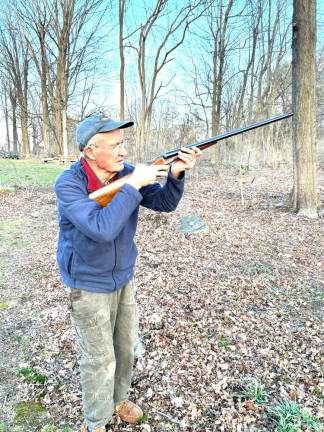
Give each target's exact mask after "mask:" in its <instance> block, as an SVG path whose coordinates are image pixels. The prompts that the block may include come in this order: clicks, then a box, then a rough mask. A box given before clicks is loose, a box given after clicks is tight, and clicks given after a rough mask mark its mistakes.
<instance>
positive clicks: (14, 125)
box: [9, 90, 18, 153]
mask: <svg viewBox="0 0 324 432" xmlns="http://www.w3.org/2000/svg"><path fill="white" fill-rule="evenodd" d="M9 97H10V103H11V111H12V147H13V151H14V152H15V153H18V132H17V114H16V112H17V97H16V92H15V90H10V93H9Z"/></svg>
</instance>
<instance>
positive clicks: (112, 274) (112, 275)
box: [111, 240, 117, 291]
mask: <svg viewBox="0 0 324 432" xmlns="http://www.w3.org/2000/svg"><path fill="white" fill-rule="evenodd" d="M114 247H115V264H114V268H113V269H112V272H111V277H112V279H113V281H114V284H115V287H114V291H116V288H117V284H116V281H115V278H114V270H115V268H116V265H117V248H116V240H114Z"/></svg>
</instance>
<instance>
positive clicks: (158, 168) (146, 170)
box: [126, 164, 169, 190]
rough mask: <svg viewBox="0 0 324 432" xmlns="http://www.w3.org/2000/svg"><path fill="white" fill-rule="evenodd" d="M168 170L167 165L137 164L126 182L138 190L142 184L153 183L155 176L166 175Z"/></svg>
mask: <svg viewBox="0 0 324 432" xmlns="http://www.w3.org/2000/svg"><path fill="white" fill-rule="evenodd" d="M168 172H169V165H145V164H138V165H136V167H135V169H134V171H133V174H132V175H131V176H130V178H129V179H128V180H127V182H126V183H127V184H130V185H131V186H133V187H134V188H136V189H137V190H139V189H140V188H142V187H143V186H147V185H150V184H153V183H155V182H156V179H157V177H167V175H168Z"/></svg>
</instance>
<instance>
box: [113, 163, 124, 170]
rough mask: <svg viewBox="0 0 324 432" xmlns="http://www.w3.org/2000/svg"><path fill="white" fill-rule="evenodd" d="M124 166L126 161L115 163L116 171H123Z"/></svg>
mask: <svg viewBox="0 0 324 432" xmlns="http://www.w3.org/2000/svg"><path fill="white" fill-rule="evenodd" d="M124 166H125V162H120V163H116V164H115V165H114V171H115V172H119V171H122V170H123V169H124Z"/></svg>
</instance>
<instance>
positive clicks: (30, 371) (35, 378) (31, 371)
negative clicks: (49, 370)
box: [17, 367, 48, 384]
mask: <svg viewBox="0 0 324 432" xmlns="http://www.w3.org/2000/svg"><path fill="white" fill-rule="evenodd" d="M17 375H18V376H22V377H24V378H25V380H26V381H27V382H29V383H33V384H45V383H46V381H47V380H48V378H47V376H46V375H43V374H40V373H39V372H38V371H37V370H36V369H35V368H32V367H27V368H22V369H19V371H18V374H17Z"/></svg>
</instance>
